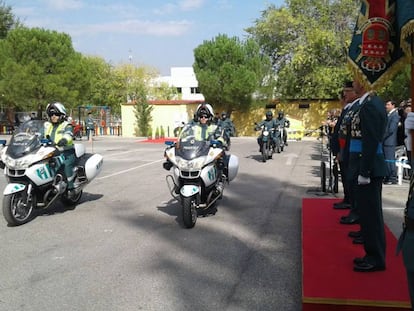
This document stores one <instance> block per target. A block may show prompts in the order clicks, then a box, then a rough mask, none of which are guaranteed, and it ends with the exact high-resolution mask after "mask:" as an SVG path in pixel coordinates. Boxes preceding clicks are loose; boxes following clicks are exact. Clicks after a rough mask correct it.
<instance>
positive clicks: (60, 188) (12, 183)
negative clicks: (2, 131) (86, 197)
mask: <svg viewBox="0 0 414 311" xmlns="http://www.w3.org/2000/svg"><path fill="white" fill-rule="evenodd" d="M43 131H44V121H41V120H30V121H27V122H25V123H23V124H22V125H21V126H20V127H19V128H18V129H17V130H16V132H15V133H14V134H13V136H12V138H11V139H10V142H9V144H6V143H7V142H6V141H5V140H3V141H0V144H2V145H3V146H4V147H3V149H2V150H1V160H0V167H1V168H3V169H4V174H5V176H6V178H7V181H8V184H7V186H6V188H5V189H4V191H3V216H4V218H5V219H6V221H7V223H8V224H9V225H11V226H18V225H22V224H24V223H27V222H28V221H30V220H32V219H33V218H34V216H35V213H36V211H37V210H40V209H47V208H48V207H50V206H51V205H52V203H53V202H55V201H56V200H57V199H61V201H62V203H63V204H64V205H68V206H73V205H76V204H77V203H78V202H79V200H80V199H81V197H82V193H83V188H84V187H85V186H86V185H87V184H88V183H90V182H91V181H92V180H93V179H94V178H95V177H96V176H97V175H98V174H99V172H100V171H101V169H102V163H103V158H102V156H101V155H99V154H89V153H85V147H84V146H83V145H82V144H75V154H76V161H75V166H74V173H73V175H72V176H70V177H69V178H70V180H67V179H66V178H65V177H64V176H65V175H64V174H62V172H63V168H64V156H63V154H62V153H61V151H60V150H59V148H58V147H57V146H55V145H54V144H53V143H52V142H51V141H50V140H48V139H44V138H43ZM69 181H71V182H73V185H74V187H73V189H71V190H68V189H67V185H68V182H69Z"/></svg>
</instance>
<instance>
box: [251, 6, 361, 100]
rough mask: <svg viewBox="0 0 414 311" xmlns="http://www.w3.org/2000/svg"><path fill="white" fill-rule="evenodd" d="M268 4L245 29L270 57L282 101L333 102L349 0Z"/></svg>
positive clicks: (342, 72) (348, 29)
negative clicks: (260, 14) (322, 99)
mask: <svg viewBox="0 0 414 311" xmlns="http://www.w3.org/2000/svg"><path fill="white" fill-rule="evenodd" d="M286 3H287V4H286V6H282V7H280V8H276V7H275V6H274V5H270V6H269V7H268V8H267V9H266V10H264V11H263V12H262V16H261V18H259V19H257V20H256V21H255V25H254V26H253V27H250V28H248V29H246V31H247V32H248V33H249V35H250V38H252V39H254V40H255V41H256V42H257V43H258V44H259V46H260V48H261V50H262V51H263V53H265V54H266V55H268V56H269V57H270V59H271V62H272V66H273V69H274V72H275V75H276V77H277V79H276V90H277V93H276V94H275V95H276V96H277V97H282V98H336V97H337V94H338V92H339V90H340V88H341V87H342V85H343V81H344V80H345V79H346V78H349V77H350V72H349V70H348V68H347V61H346V60H347V54H348V46H349V43H350V39H351V36H352V31H353V28H354V22H355V20H356V16H357V13H358V9H359V1H355V0H329V1H328V0H289V1H286Z"/></svg>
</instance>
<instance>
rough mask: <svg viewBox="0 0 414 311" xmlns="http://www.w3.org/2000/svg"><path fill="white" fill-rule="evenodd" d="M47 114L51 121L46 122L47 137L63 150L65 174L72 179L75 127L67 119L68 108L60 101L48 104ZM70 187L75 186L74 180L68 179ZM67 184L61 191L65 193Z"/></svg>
mask: <svg viewBox="0 0 414 311" xmlns="http://www.w3.org/2000/svg"><path fill="white" fill-rule="evenodd" d="M46 114H47V116H48V118H49V122H45V137H46V138H48V139H50V140H51V141H52V142H53V143H55V144H56V146H57V147H58V149H59V150H60V151H62V153H63V156H64V157H65V162H64V172H63V173H64V174H65V176H64V177H66V178H64V180H65V179H66V180H68V179H70V177H71V176H72V175H73V167H74V164H75V148H74V146H73V129H72V125H71V124H70V123H69V122H68V121H67V115H66V108H65V106H63V105H62V104H61V103H59V102H55V103H51V104H48V105H47V107H46ZM67 187H68V189H72V188H73V181H68V184H67ZM65 188H66V186H65V187H63V188H60V189H59V191H60V192H61V193H63V192H64V191H65V190H66V189H65Z"/></svg>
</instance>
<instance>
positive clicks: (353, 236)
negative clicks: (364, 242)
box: [348, 231, 361, 238]
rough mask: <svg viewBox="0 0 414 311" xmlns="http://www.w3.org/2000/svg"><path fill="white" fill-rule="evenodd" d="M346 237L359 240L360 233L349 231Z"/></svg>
mask: <svg viewBox="0 0 414 311" xmlns="http://www.w3.org/2000/svg"><path fill="white" fill-rule="evenodd" d="M348 236H349V237H350V238H360V237H361V231H350V232H349V233H348Z"/></svg>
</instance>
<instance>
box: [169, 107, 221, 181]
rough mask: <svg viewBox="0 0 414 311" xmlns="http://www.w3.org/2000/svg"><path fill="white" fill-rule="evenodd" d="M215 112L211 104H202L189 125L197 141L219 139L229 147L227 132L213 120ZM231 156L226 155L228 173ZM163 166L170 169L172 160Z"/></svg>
mask: <svg viewBox="0 0 414 311" xmlns="http://www.w3.org/2000/svg"><path fill="white" fill-rule="evenodd" d="M213 118H214V112H213V107H211V105H210V104H200V105H198V106H197V109H196V112H195V113H194V119H193V120H190V122H189V125H191V129H192V131H193V133H192V135H194V139H195V140H196V141H203V140H206V141H208V140H217V141H219V142H220V143H221V145H222V147H223V149H224V150H226V148H227V138H226V135H225V133H223V134H224V136H223V135H222V129H221V127H220V126H219V125H216V124H214V122H213ZM228 161H229V156H228V155H226V154H225V155H224V173H225V174H226V175H227V167H228ZM163 167H164V168H165V169H166V170H167V171H168V170H170V168H171V167H172V164H171V162H169V161H167V162H164V164H163Z"/></svg>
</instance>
